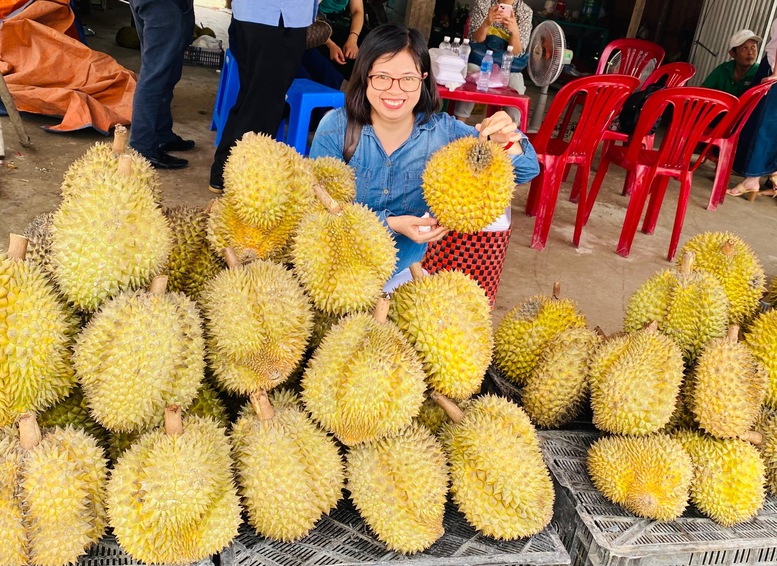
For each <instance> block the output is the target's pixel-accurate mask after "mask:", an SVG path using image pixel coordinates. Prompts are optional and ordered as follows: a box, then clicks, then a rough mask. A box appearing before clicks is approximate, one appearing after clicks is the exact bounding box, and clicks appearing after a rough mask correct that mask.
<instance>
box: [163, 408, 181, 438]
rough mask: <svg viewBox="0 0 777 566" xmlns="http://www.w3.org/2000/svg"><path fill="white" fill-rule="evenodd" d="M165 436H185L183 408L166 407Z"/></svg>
mask: <svg viewBox="0 0 777 566" xmlns="http://www.w3.org/2000/svg"><path fill="white" fill-rule="evenodd" d="M165 434H167V436H180V435H182V434H183V417H182V415H181V407H179V406H178V405H168V406H167V407H165Z"/></svg>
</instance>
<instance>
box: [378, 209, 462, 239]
mask: <svg viewBox="0 0 777 566" xmlns="http://www.w3.org/2000/svg"><path fill="white" fill-rule="evenodd" d="M386 223H387V224H388V225H389V228H391V229H392V230H394V232H396V233H397V234H402V235H403V236H407V237H408V238H410V239H411V240H413V241H414V242H416V243H419V244H426V243H429V242H436V241H437V240H440V239H442V237H443V236H444V235H445V234H447V233H448V229H447V228H443V227H442V226H438V225H437V219H436V218H431V217H420V216H409V215H404V216H389V217H388V218H387V219H386ZM425 230H428V231H425Z"/></svg>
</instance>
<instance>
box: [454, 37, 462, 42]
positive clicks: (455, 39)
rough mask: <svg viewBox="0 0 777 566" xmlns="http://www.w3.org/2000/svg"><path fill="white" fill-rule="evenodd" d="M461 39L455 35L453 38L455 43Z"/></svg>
mask: <svg viewBox="0 0 777 566" xmlns="http://www.w3.org/2000/svg"><path fill="white" fill-rule="evenodd" d="M460 41H461V38H460V37H454V38H453V43H459V42H460Z"/></svg>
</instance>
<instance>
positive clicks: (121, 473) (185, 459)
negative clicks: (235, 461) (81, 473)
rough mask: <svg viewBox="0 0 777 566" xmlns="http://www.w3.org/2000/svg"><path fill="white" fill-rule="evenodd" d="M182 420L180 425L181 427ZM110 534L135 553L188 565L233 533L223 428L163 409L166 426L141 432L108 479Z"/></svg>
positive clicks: (234, 504)
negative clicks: (111, 532) (182, 417)
mask: <svg viewBox="0 0 777 566" xmlns="http://www.w3.org/2000/svg"><path fill="white" fill-rule="evenodd" d="M184 424H185V426H184ZM107 493H108V497H107V501H108V516H109V518H110V525H111V527H113V533H114V535H116V538H117V540H118V542H119V544H120V545H121V547H122V548H123V549H124V550H126V551H127V552H128V553H129V554H130V555H131V556H132V557H133V558H135V559H136V560H140V561H142V562H145V563H148V564H190V563H192V562H196V561H198V560H203V559H204V558H207V557H210V556H211V555H212V554H215V553H217V552H219V551H221V550H222V549H223V548H224V547H225V546H226V545H227V544H229V542H230V541H231V540H232V539H233V538H234V537H235V535H237V529H238V526H239V525H240V521H241V518H240V500H239V497H238V495H237V490H236V488H235V485H234V482H233V478H232V460H231V458H230V445H229V440H228V439H227V436H226V433H225V431H224V429H223V428H222V427H221V426H219V425H218V424H217V423H216V421H214V420H212V419H209V418H201V417H195V416H190V417H187V418H186V419H185V421H183V420H182V419H181V413H180V408H179V407H176V406H170V407H167V408H166V409H165V427H164V429H157V430H154V431H151V432H149V433H146V434H144V435H143V436H141V437H140V438H139V439H138V441H137V442H136V443H135V444H133V445H132V447H131V448H130V449H129V450H127V451H126V452H125V453H124V454H123V455H122V456H121V458H120V459H119V461H118V462H116V465H115V466H114V468H113V473H112V474H111V479H110V481H109V482H108V489H107Z"/></svg>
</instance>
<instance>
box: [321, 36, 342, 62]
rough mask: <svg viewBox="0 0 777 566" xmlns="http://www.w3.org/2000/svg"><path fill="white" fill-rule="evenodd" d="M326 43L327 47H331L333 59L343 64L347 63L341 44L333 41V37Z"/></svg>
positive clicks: (330, 52) (331, 57) (330, 55)
mask: <svg viewBox="0 0 777 566" xmlns="http://www.w3.org/2000/svg"><path fill="white" fill-rule="evenodd" d="M324 45H326V47H327V49H329V58H330V59H331V60H332V61H334V62H335V63H339V64H341V65H345V55H344V54H343V50H342V49H340V46H339V45H337V44H336V43H335V42H334V41H332V38H331V37H330V38H329V39H327V40H326V43H325V44H324Z"/></svg>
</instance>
